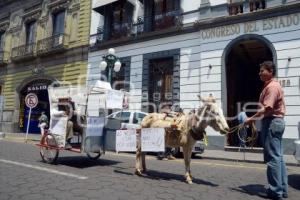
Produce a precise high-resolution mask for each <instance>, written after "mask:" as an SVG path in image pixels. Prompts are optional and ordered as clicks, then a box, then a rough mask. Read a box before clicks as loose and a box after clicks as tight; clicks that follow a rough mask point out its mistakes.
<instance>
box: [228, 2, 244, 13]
mask: <svg viewBox="0 0 300 200" xmlns="http://www.w3.org/2000/svg"><path fill="white" fill-rule="evenodd" d="M228 4H229V5H228V12H229V15H238V14H241V13H243V12H244V5H243V0H229V2H228Z"/></svg>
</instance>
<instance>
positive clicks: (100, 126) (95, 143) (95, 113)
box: [37, 81, 126, 163]
mask: <svg viewBox="0 0 300 200" xmlns="http://www.w3.org/2000/svg"><path fill="white" fill-rule="evenodd" d="M108 84H109V83H106V82H102V81H97V82H96V84H95V85H94V86H92V87H77V86H76V87H75V86H59V87H54V86H49V87H48V94H49V102H50V115H51V117H50V126H49V129H48V130H46V131H45V133H44V135H43V136H42V137H41V140H40V143H39V144H37V146H39V148H40V155H41V157H42V160H43V161H44V162H46V163H55V162H56V161H57V158H58V156H59V153H60V152H61V151H63V150H66V151H71V152H75V153H85V154H86V155H87V156H88V157H89V158H90V159H92V160H97V159H98V158H99V157H100V156H101V154H104V153H105V124H106V121H107V120H106V116H107V114H108V110H109V109H120V108H121V109H122V106H123V105H122V104H123V100H124V97H125V95H126V93H125V92H123V91H119V90H113V89H111V88H110V85H108ZM67 111H68V112H67ZM70 111H72V112H70ZM70 121H71V122H72V126H69V125H70ZM70 127H71V128H72V129H73V137H72V139H71V140H70V145H71V148H70V147H69V148H66V135H67V132H68V131H69V129H70Z"/></svg>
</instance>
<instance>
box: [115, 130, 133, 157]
mask: <svg viewBox="0 0 300 200" xmlns="http://www.w3.org/2000/svg"><path fill="white" fill-rule="evenodd" d="M116 151H126V152H135V151H136V130H135V129H128V130H117V132H116Z"/></svg>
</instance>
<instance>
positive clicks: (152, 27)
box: [90, 11, 183, 47]
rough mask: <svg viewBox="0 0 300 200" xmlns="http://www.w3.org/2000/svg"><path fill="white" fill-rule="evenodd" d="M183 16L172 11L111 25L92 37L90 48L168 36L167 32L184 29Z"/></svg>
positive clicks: (100, 29)
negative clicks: (155, 36)
mask: <svg viewBox="0 0 300 200" xmlns="http://www.w3.org/2000/svg"><path fill="white" fill-rule="evenodd" d="M182 18H183V17H182V14H181V13H180V11H172V12H168V13H164V14H160V15H154V16H149V17H146V16H140V17H138V19H137V21H135V22H132V21H131V22H126V23H122V24H111V26H110V27H109V28H108V29H109V30H110V31H106V27H104V26H101V27H98V29H97V34H94V35H91V36H90V46H91V47H95V46H97V45H99V44H104V43H105V44H112V43H114V42H122V41H124V42H125V41H129V40H134V39H136V38H144V37H152V36H154V35H160V34H166V33H167V32H170V31H174V30H179V29H180V28H181V27H182Z"/></svg>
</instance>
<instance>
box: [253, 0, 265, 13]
mask: <svg viewBox="0 0 300 200" xmlns="http://www.w3.org/2000/svg"><path fill="white" fill-rule="evenodd" d="M249 7H250V12H253V11H257V10H262V9H265V8H266V2H265V0H250V2H249Z"/></svg>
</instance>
